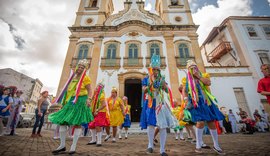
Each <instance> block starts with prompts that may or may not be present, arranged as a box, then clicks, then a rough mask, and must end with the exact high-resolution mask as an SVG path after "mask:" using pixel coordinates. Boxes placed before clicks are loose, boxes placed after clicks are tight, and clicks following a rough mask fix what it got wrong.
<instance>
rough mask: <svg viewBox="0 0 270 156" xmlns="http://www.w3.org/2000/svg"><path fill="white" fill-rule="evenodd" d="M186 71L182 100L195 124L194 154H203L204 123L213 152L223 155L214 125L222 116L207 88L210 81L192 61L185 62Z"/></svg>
mask: <svg viewBox="0 0 270 156" xmlns="http://www.w3.org/2000/svg"><path fill="white" fill-rule="evenodd" d="M187 70H188V72H187V82H186V85H185V86H184V89H183V90H184V92H183V93H184V94H185V95H184V100H185V102H186V104H187V108H188V109H189V111H190V113H191V118H192V122H195V123H196V149H195V152H197V153H203V151H202V150H201V148H202V142H203V141H202V135H203V128H204V123H205V122H207V125H208V127H209V129H210V133H211V136H212V139H213V142H214V147H213V149H214V151H215V152H217V153H218V154H225V153H224V152H223V151H222V149H221V148H220V146H219V144H218V134H217V130H216V126H215V123H214V121H215V120H217V121H219V120H223V119H224V116H223V114H222V113H221V112H220V111H219V109H218V107H217V106H216V105H215V104H216V103H217V100H216V98H215V97H214V96H213V95H212V94H211V93H210V91H209V89H208V88H207V86H210V84H211V82H210V79H209V78H205V77H206V76H205V75H204V76H203V75H202V73H201V72H200V71H199V69H198V67H197V64H196V63H195V62H194V61H193V60H188V61H187Z"/></svg>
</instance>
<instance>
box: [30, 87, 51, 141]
mask: <svg viewBox="0 0 270 156" xmlns="http://www.w3.org/2000/svg"><path fill="white" fill-rule="evenodd" d="M48 95H49V93H48V91H43V92H42V93H41V98H40V99H39V100H38V107H37V108H36V110H35V114H36V121H35V125H34V127H33V131H32V135H31V137H32V138H33V137H42V136H41V134H40V132H41V128H42V126H43V122H44V116H45V114H46V112H47V109H48V106H49V102H48V100H47V98H48ZM37 127H38V131H37V134H36V129H37Z"/></svg>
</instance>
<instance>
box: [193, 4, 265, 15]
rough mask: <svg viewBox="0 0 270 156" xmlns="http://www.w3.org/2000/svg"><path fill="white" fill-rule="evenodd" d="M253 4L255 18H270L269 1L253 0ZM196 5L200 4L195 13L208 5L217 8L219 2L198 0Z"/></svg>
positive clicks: (194, 9) (194, 10)
mask: <svg viewBox="0 0 270 156" xmlns="http://www.w3.org/2000/svg"><path fill="white" fill-rule="evenodd" d="M236 1H237V0H236ZM251 2H252V3H251V8H252V10H253V12H252V15H253V16H264V15H265V16H270V7H269V2H268V1H267V0H252V1H251ZM196 3H197V4H198V7H195V8H193V10H192V11H193V12H196V11H197V10H198V9H199V8H202V7H203V6H206V5H215V6H217V0H196Z"/></svg>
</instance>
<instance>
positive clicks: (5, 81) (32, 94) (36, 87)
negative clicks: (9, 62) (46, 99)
mask: <svg viewBox="0 0 270 156" xmlns="http://www.w3.org/2000/svg"><path fill="white" fill-rule="evenodd" d="M0 85H3V86H16V87H17V89H19V90H22V91H23V95H22V98H23V99H24V101H25V112H27V113H34V111H35V108H36V107H37V100H38V98H39V96H40V91H41V88H42V86H43V84H42V82H41V81H40V80H39V79H33V78H31V77H29V76H27V75H24V74H22V73H19V72H17V71H15V70H13V69H10V68H5V69H0Z"/></svg>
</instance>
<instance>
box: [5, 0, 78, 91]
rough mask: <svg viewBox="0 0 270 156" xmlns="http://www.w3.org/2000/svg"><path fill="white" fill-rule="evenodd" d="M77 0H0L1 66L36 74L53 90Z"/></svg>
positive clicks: (74, 15)
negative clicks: (13, 0) (16, 0)
mask: <svg viewBox="0 0 270 156" xmlns="http://www.w3.org/2000/svg"><path fill="white" fill-rule="evenodd" d="M79 2H80V1H78V0H77V1H69V2H67V1H66V0H58V1H54V0H46V1H35V0H24V1H18V2H16V3H14V2H12V1H6V0H0V4H1V5H0V61H1V64H0V68H13V69H15V70H17V71H19V72H23V73H24V74H26V75H28V76H30V77H32V78H39V79H40V80H41V81H42V82H43V84H44V89H46V90H49V91H50V92H51V93H53V94H55V93H56V88H57V87H58V82H59V78H60V74H61V70H62V66H63V63H64V59H65V55H66V52H67V48H68V44H69V38H68V36H69V35H70V32H69V30H68V28H67V27H68V26H71V25H72V24H73V23H74V21H75V17H76V11H77V9H78V6H79ZM11 28H12V30H13V31H11V30H10V29H11ZM13 28H14V29H13ZM21 44H22V45H21Z"/></svg>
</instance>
